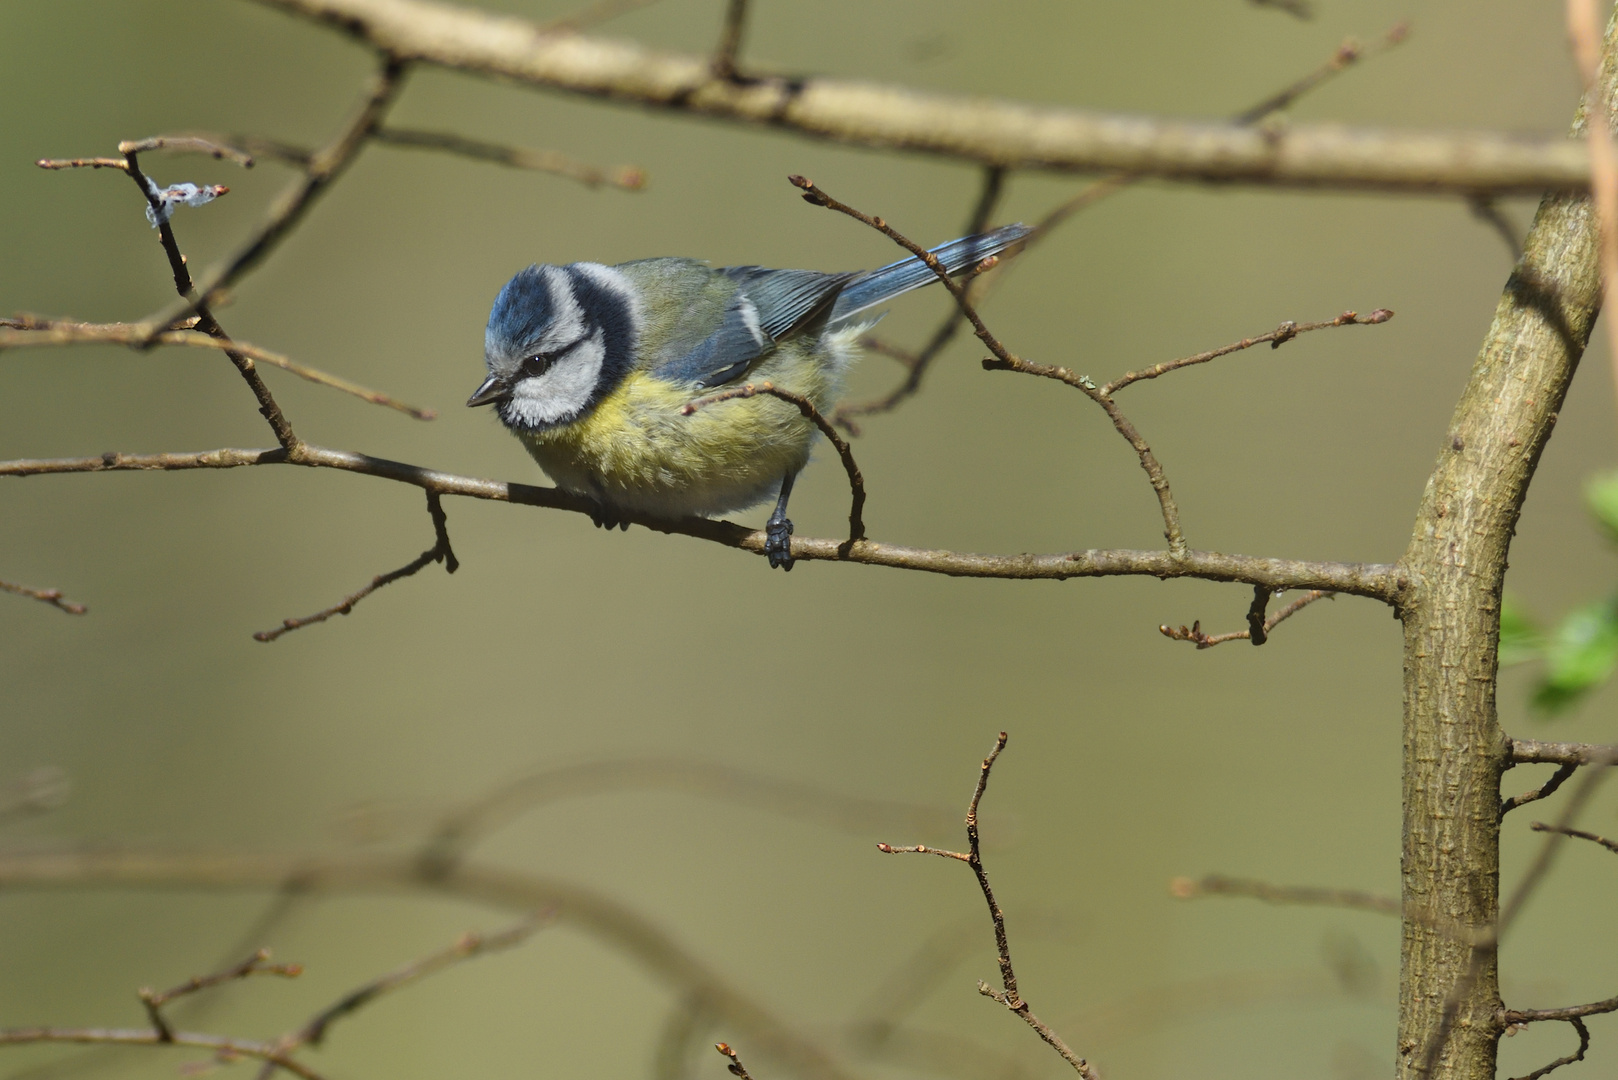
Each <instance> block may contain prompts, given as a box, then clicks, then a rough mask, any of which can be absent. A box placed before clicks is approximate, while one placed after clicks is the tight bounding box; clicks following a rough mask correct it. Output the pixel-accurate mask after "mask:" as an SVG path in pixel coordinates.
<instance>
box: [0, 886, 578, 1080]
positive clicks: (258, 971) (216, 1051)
mask: <svg viewBox="0 0 1618 1080" xmlns="http://www.w3.org/2000/svg"><path fill="white" fill-rule="evenodd" d="M545 921H546V915H545V914H543V913H541V914H539V915H534V916H530V917H529V918H527V919H525V920H523V921H522V922H520V923H518V924H517V925H516V926H513V927H511V928H510V929H508V930H504V931H500V932H498V933H494V934H489V935H481V934H476V933H467V934H465V935H463V936H462V937H461V938H460V940H459V941H457V942H456V943H455V944H454V945H451V946H450V947H449V948H447V949H444V950H442V951H440V952H436V953H433V954H432V955H430V956H427V957H424V958H423V959H421V960H418V961H416V962H414V963H412V964H409V965H406V966H405V967H403V968H400V969H398V970H396V971H392V972H389V973H388V974H386V975H382V976H379V977H378V978H376V979H373V980H371V981H369V982H367V983H365V984H364V985H363V986H360V987H359V988H357V989H355V990H352V991H350V992H349V993H347V994H345V995H343V997H341V998H339V999H338V1000H337V1001H336V1002H334V1003H332V1004H331V1005H328V1006H326V1007H325V1008H322V1009H321V1010H320V1011H319V1012H317V1013H315V1015H314V1016H313V1017H312V1018H310V1020H309V1021H308V1022H307V1023H305V1024H304V1025H303V1026H301V1027H299V1028H298V1029H296V1030H294V1031H290V1032H288V1033H286V1034H284V1035H282V1036H281V1037H279V1038H277V1039H275V1040H272V1041H255V1040H250V1039H237V1038H232V1037H229V1036H223V1035H208V1034H200V1033H197V1032H188V1031H176V1030H175V1029H174V1028H173V1027H172V1026H170V1024H169V1022H168V1020H167V1019H166V1018H165V1017H164V1015H163V1012H162V1008H163V1006H164V1005H166V1004H168V1003H169V1002H171V1001H174V1000H176V999H179V998H182V997H187V996H189V995H192V994H196V993H199V992H201V991H204V990H210V989H213V988H214V987H217V986H220V985H223V984H225V983H228V982H235V981H238V980H241V979H246V978H248V977H250V976H253V975H280V976H283V977H287V978H295V977H296V976H298V975H300V974H302V972H303V968H302V966H301V965H298V964H271V963H269V962H268V961H269V955H270V954H269V952H268V950H265V949H260V950H258V951H257V952H255V953H254V954H253V955H252V956H250V957H248V958H247V960H245V961H243V962H242V963H239V964H235V965H232V966H231V967H229V968H226V969H225V970H223V971H218V972H215V973H213V974H210V975H199V976H194V977H193V978H191V979H188V980H187V981H185V982H183V983H181V984H180V985H178V986H176V987H174V988H173V989H170V990H166V991H163V992H161V993H157V992H153V991H152V990H149V989H143V990H141V991H140V993H139V997H140V999H141V1002H142V1003H143V1004H144V1005H145V1006H146V1012H147V1016H148V1017H149V1018H150V1020H151V1022H152V1026H151V1027H150V1028H149V1029H139V1028H63V1027H32V1028H0V1046H21V1045H26V1044H32V1043H75V1044H80V1045H85V1044H90V1045H114V1046H170V1047H182V1048H187V1049H206V1050H212V1051H213V1055H214V1061H215V1062H216V1063H217V1064H222V1065H223V1064H229V1063H231V1062H233V1061H236V1060H238V1059H240V1058H243V1057H247V1058H255V1059H257V1060H259V1061H262V1062H263V1063H264V1065H263V1068H262V1069H261V1070H260V1071H259V1077H260V1080H268V1078H269V1077H270V1076H271V1075H273V1074H274V1073H275V1071H276V1070H277V1069H280V1070H284V1071H286V1072H289V1073H292V1074H293V1075H295V1076H299V1077H302V1078H303V1080H322V1077H321V1074H319V1073H317V1072H315V1071H314V1070H313V1069H312V1068H310V1067H309V1066H307V1065H305V1064H303V1063H302V1062H300V1061H298V1060H297V1059H296V1058H294V1057H293V1056H292V1055H293V1054H295V1053H296V1052H297V1051H298V1050H299V1049H301V1048H302V1047H304V1046H316V1045H319V1044H320V1042H321V1040H322V1039H323V1038H324V1037H325V1034H326V1029H327V1028H328V1027H329V1026H330V1025H331V1024H332V1023H333V1022H334V1021H336V1020H338V1019H340V1018H341V1017H344V1016H347V1015H349V1014H350V1013H353V1012H355V1011H357V1010H358V1009H360V1008H362V1007H363V1006H365V1005H367V1004H369V1003H370V1002H372V1001H374V1000H375V999H377V998H378V997H381V996H382V995H384V994H386V993H390V992H392V991H394V990H397V989H399V988H400V987H403V986H407V985H409V984H410V983H413V982H416V981H418V980H420V979H423V978H425V977H427V976H429V975H432V974H435V973H437V972H439V971H442V970H444V969H445V968H448V967H450V966H452V965H454V964H457V963H459V962H461V961H463V960H467V959H470V958H471V957H474V956H478V955H480V954H482V953H486V952H494V951H498V950H501V949H509V948H512V947H513V946H516V945H519V944H521V943H522V942H524V941H526V940H527V939H528V938H529V937H530V936H531V935H532V934H533V933H534V932H535V931H536V930H538V929H539V928H540V927H541V926H543V925H544V923H545Z"/></svg>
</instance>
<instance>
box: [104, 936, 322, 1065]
mask: <svg viewBox="0 0 1618 1080" xmlns="http://www.w3.org/2000/svg"><path fill="white" fill-rule="evenodd" d="M269 959H270V951H269V950H268V949H259V950H258V951H257V952H255V953H254V954H253V955H252V956H249V957H248V958H247V959H246V960H243V961H242V962H241V963H239V964H232V965H231V966H230V967H228V968H226V969H224V970H223V971H216V972H214V973H213V974H211V975H193V976H191V978H189V979H187V980H186V981H185V982H183V983H181V984H180V985H178V986H173V987H170V988H169V989H167V990H163V991H157V990H153V989H152V988H151V987H141V989H140V990H139V991H137V992H136V993H137V996H138V997H139V998H140V1001H141V1004H142V1005H144V1006H146V1015H147V1017H148V1018H149V1019H150V1020H151V1021H152V1029H153V1030H154V1031H156V1032H157V1039H158V1041H159V1042H166V1043H171V1042H174V1041H175V1039H174V1029H173V1028H171V1027H169V1023H168V1021H167V1020H166V1019H164V1017H163V1006H164V1005H167V1004H168V1003H169V1002H171V1001H173V1000H175V999H176V998H182V997H186V996H187V995H189V994H195V993H197V992H198V991H201V990H208V989H210V988H212V987H215V986H218V985H220V984H221V983H227V982H235V981H236V980H238V979H246V978H249V977H250V976H253V975H279V976H281V977H282V978H285V979H295V978H297V977H298V976H299V975H302V974H303V965H302V964H272V963H270V962H269Z"/></svg>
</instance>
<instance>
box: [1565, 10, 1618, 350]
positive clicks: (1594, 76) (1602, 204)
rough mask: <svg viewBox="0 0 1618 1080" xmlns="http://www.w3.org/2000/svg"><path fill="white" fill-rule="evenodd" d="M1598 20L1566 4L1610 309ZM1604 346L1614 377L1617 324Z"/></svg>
mask: <svg viewBox="0 0 1618 1080" xmlns="http://www.w3.org/2000/svg"><path fill="white" fill-rule="evenodd" d="M1601 23H1602V19H1601V15H1600V11H1599V9H1598V5H1597V4H1596V0H1567V31H1568V37H1569V39H1570V41H1571V43H1572V46H1573V59H1574V60H1575V61H1576V62H1577V65H1578V69H1579V77H1580V82H1581V84H1582V85H1583V86H1584V109H1583V112H1584V138H1585V143H1586V145H1587V146H1588V147H1589V149H1590V188H1591V192H1590V193H1591V195H1592V200H1591V201H1592V202H1593V203H1594V204H1595V210H1596V223H1597V225H1598V229H1597V238H1598V240H1599V244H1598V256H1599V262H1600V264H1601V290H1602V306H1603V307H1605V308H1606V309H1607V310H1609V311H1610V310H1612V308H1613V304H1612V298H1613V290H1614V289H1615V288H1618V284H1615V283H1618V149H1614V147H1613V142H1612V119H1611V117H1610V116H1609V115H1608V109H1607V99H1606V98H1605V96H1603V95H1602V93H1601V84H1600V76H1601V36H1602V35H1601ZM1607 346H1608V352H1609V353H1610V354H1611V355H1610V357H1609V362H1610V363H1611V364H1612V370H1613V374H1614V376H1618V323H1615V322H1614V321H1613V320H1612V319H1608V320H1607Z"/></svg>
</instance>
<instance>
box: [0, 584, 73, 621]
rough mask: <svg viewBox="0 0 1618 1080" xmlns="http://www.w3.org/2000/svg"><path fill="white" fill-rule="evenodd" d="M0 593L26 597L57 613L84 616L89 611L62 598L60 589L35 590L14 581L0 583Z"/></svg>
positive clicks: (30, 586)
mask: <svg viewBox="0 0 1618 1080" xmlns="http://www.w3.org/2000/svg"><path fill="white" fill-rule="evenodd" d="M0 592H8V593H11V594H12V595H13V596H26V597H28V598H29V599H31V600H40V601H43V602H44V603H47V604H49V605H50V606H51V607H53V608H56V609H57V610H58V611H65V612H67V613H68V614H69V615H86V614H89V611H90V609H89V608H87V607H85V606H84V605H83V604H80V603H77V602H76V601H73V600H69V599H68V598H67V597H65V596H63V595H62V590H61V589H36V588H34V587H33V586H32V585H19V584H18V583H17V582H15V581H0Z"/></svg>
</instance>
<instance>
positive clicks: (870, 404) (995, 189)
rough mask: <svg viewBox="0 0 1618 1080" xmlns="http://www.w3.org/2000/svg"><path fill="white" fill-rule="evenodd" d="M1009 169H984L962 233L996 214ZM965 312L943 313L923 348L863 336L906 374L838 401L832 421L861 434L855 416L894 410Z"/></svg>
mask: <svg viewBox="0 0 1618 1080" xmlns="http://www.w3.org/2000/svg"><path fill="white" fill-rule="evenodd" d="M1005 181H1006V170H1004V169H1002V168H999V167H998V166H993V165H991V166H988V167H987V168H985V169H984V170H983V187H982V189H981V190H980V191H979V193H978V200H977V203H976V204H975V205H974V206H973V207H972V212H971V214H970V215H969V216H968V217H967V219H966V228H965V230H964V232H963V233H962V235H964V236H975V235H977V234H978V233H980V232H982V231H983V230H984V229H986V228H987V227H988V224H989V219H990V217H992V216H993V214H994V208H995V206H996V205H998V204H999V202H1000V197H1001V195H1002V194H1003V193H1004V191H1005ZM979 276H980V272H979V269H978V268H977V267H973V268H972V269H971V270H970V271H968V273H967V275H966V280H967V295H968V297H970V296H971V295H972V292H973V286H974V285H976V284H977V278H978V277H979ZM965 320H966V316H965V315H964V314H963V313H962V312H961V309H960V307H959V305H957V306H955V307H952V308H950V311H949V314H948V315H946V316H944V319H943V321H942V322H940V323H939V324H938V328H937V329H936V330H934V331H933V334H932V337H930V338H929V339H928V340H927V344H925V345H923V346H922V348H921V351H920V352H917V353H912V352H909V351H908V350H905V349H900V348H898V347H896V346H894V345H890V344H888V343H887V342H884V341H882V340H881V339H880V338H876V337H871V336H867V337H864V338H861V339H860V344H861V345H862V346H864V347H865V348H867V349H870V350H871V351H872V352H877V353H881V354H883V355H884V356H890V357H892V358H893V359H895V360H897V361H899V362H900V363H901V364H903V365H904V366H905V378H904V381H903V382H901V383H900V384H899V385H898V386H896V387H894V388H893V389H892V390H890V391H889V392H888V393H886V394H884V395H883V396H881V397H879V398H873V399H871V400H870V401H862V402H856V403H852V404H848V405H839V406H838V407H837V408H836V409H835V410H833V411H832V417H831V418H832V422H833V423H834V424H836V425H837V426H838V427H840V428H842V429H843V430H844V431H847V432H848V433H849V434H850V435H858V434H859V433H860V432H859V425H858V424H857V423H855V421H854V417H856V416H870V415H872V414H874V413H885V412H892V411H893V410H894V409H896V408H898V407H899V406H900V405H901V404H902V403H903V402H904V401H905V400H906V399H907V398H910V397H912V396H914V395H915V393H916V392H917V391H918V390H920V389H921V381H922V379H923V378H925V377H926V375H927V370H928V368H930V367H931V366H932V363H933V361H934V360H936V359H938V357H939V354H941V353H942V352H943V351H944V349H945V348H947V347H948V346H949V343H950V342H951V341H954V340H955V335H956V334H957V333H959V332H960V329H961V324H962V323H963V322H964V321H965Z"/></svg>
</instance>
